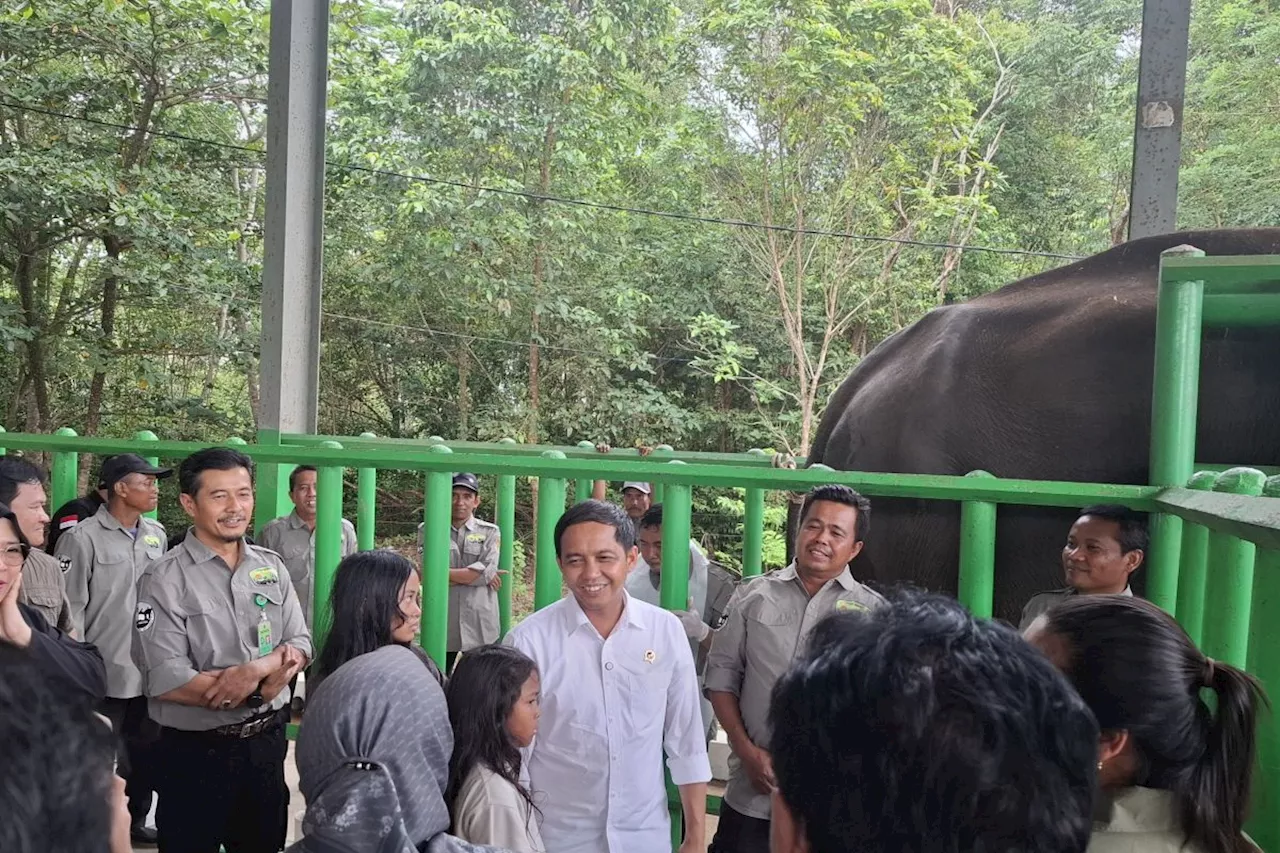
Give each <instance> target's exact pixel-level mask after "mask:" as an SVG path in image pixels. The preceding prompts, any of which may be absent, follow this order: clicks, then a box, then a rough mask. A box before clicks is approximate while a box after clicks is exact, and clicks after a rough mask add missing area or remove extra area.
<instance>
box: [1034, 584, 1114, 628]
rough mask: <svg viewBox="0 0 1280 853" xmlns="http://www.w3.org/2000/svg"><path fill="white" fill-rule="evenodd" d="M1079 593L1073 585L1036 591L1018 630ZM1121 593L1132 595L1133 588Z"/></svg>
mask: <svg viewBox="0 0 1280 853" xmlns="http://www.w3.org/2000/svg"><path fill="white" fill-rule="evenodd" d="M1078 594H1079V593H1077V592H1076V591H1075V589H1073V588H1072V587H1067V588H1066V589H1055V590H1053V591H1052V592H1040V593H1036V594H1035V595H1033V596H1031V600H1030V601H1028V602H1027V606H1026V607H1024V608H1022V618H1021V619H1019V620H1018V630H1019V631H1025V630H1027V627H1028V626H1030V625H1031V623H1032V622H1034V621H1036V619H1037V618H1039V617H1040V616H1043V615H1044V614H1045V613H1048V612H1049V610H1050V609H1052V607H1053V605H1055V604H1057V603H1058V602H1059V601H1062V600H1063V599H1064V598H1070V597H1071V596H1073V595H1078ZM1120 595H1128V596H1132V595H1133V590H1132V589H1130V588H1129V587H1127V586H1126V587H1125V588H1124V592H1122V593H1120Z"/></svg>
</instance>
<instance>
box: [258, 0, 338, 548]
mask: <svg viewBox="0 0 1280 853" xmlns="http://www.w3.org/2000/svg"><path fill="white" fill-rule="evenodd" d="M328 60H329V2H328V0H274V2H272V4H271V45H270V59H269V62H270V64H269V66H268V78H267V184H266V190H267V202H266V231H265V243H266V245H265V258H264V261H263V274H262V364H261V377H262V380H261V381H262V407H261V412H260V418H259V438H258V440H259V442H260V443H263V444H277V443H279V437H280V434H281V433H313V432H315V431H316V412H317V408H318V405H319V385H320V285H321V244H322V242H323V239H324V119H325V106H326V97H327V83H328ZM282 476H283V472H281V471H280V469H279V466H276V465H264V466H262V470H261V471H260V472H259V487H258V501H259V511H258V517H257V519H256V521H257V522H258V526H259V527H261V525H262V523H264V521H265V520H270V519H271V518H274V517H276V516H277V515H280V514H282V513H283V512H284V510H285V509H286V508H287V500H285V494H286V490H285V489H284V488H282V487H281V486H282V484H281V478H282Z"/></svg>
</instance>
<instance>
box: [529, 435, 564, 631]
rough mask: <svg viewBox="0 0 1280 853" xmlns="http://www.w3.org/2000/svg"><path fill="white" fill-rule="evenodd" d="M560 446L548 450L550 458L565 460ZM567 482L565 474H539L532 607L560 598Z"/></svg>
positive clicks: (546, 457)
mask: <svg viewBox="0 0 1280 853" xmlns="http://www.w3.org/2000/svg"><path fill="white" fill-rule="evenodd" d="M563 457H564V454H563V453H561V452H560V451H559V450H548V451H547V452H546V453H544V454H543V458H544V459H545V460H547V461H548V462H559V461H564V459H563ZM564 498H565V485H564V478H562V477H548V476H545V475H543V476H540V477H539V478H538V507H537V516H538V547H537V555H536V556H537V560H536V563H535V564H534V579H533V609H534V610H541V609H542V608H544V607H546V606H547V605H548V604H554V603H555V602H557V601H559V600H560V586H561V578H560V564H559V563H557V562H556V522H557V521H559V520H560V516H562V515H564Z"/></svg>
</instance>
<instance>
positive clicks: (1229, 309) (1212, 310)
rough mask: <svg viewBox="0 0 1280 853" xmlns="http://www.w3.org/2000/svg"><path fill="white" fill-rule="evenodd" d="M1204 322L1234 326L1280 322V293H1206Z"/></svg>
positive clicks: (1210, 324)
mask: <svg viewBox="0 0 1280 853" xmlns="http://www.w3.org/2000/svg"><path fill="white" fill-rule="evenodd" d="M1204 324H1205V325H1206V326H1232V327H1236V326H1274V325H1277V324H1280V293H1248V294H1240V295H1229V296H1228V295H1222V296H1209V295H1206V296H1205V298H1204Z"/></svg>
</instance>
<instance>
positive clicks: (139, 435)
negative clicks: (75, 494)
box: [55, 429, 160, 519]
mask: <svg viewBox="0 0 1280 853" xmlns="http://www.w3.org/2000/svg"><path fill="white" fill-rule="evenodd" d="M133 438H134V441H141V442H149V441H159V440H160V439H159V438H157V437H156V434H155V433H154V432H152V431H151V430H149V429H140V430H138V431H137V432H135V433H134V434H133ZM138 455H139V456H141V457H142V458H143V459H145V460H147V463H148V464H150V465H156V466H159V464H160V457H158V456H151V455H148V454H146V453H140V454H138ZM55 506H61V504H56V505H55ZM143 515H145V516H146V517H147V518H150V519H154V518H155V517H156V511H155V510H154V509H153V510H151V512H144V513H143Z"/></svg>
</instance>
